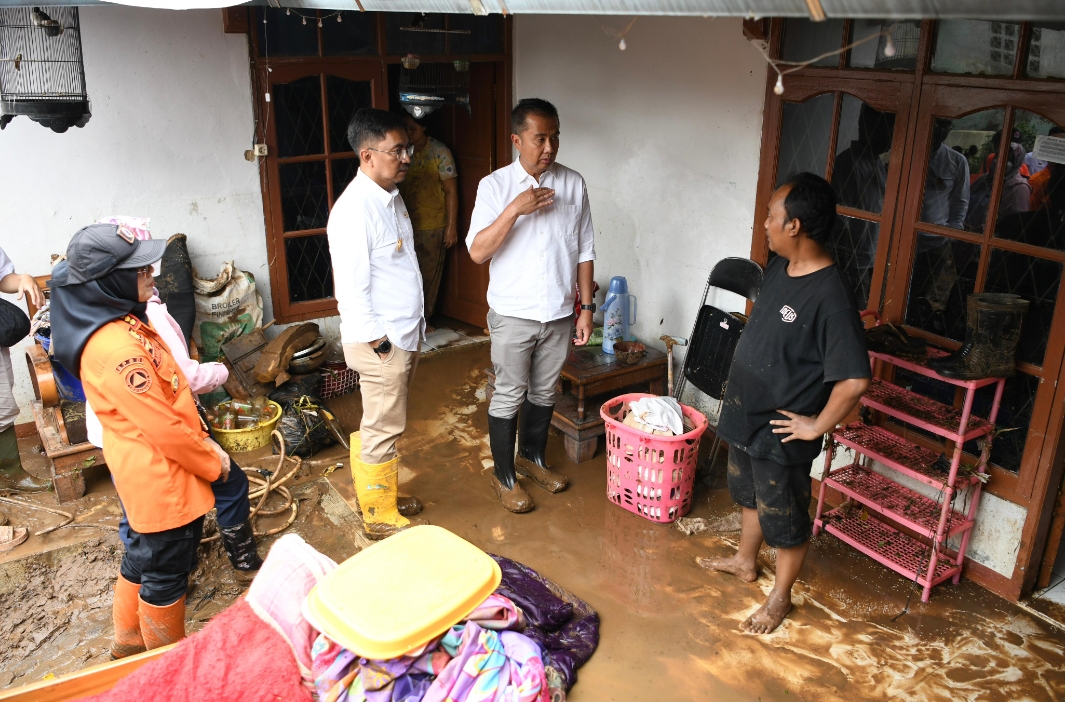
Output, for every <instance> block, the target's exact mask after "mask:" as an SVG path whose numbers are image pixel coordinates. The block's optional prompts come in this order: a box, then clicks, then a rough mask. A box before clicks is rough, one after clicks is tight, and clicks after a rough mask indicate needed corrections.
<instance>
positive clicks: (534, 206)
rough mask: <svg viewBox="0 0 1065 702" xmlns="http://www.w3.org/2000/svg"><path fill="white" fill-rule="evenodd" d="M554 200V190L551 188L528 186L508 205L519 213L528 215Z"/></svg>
mask: <svg viewBox="0 0 1065 702" xmlns="http://www.w3.org/2000/svg"><path fill="white" fill-rule="evenodd" d="M554 201H555V191H554V190H552V189H551V188H534V187H532V186H529V189H528V190H526V191H525V192H523V193H522V194H521V195H518V196H517V197H516V198H514V200H513V201H512V202H511V203H510V206H511V207H513V208H514V210H515V211H516V212H517V213H518V214H519V215H530V214H532V213H533V212H536V211H537V210H539V209H541V208H543V207H547V206H548V205H550V204H551V203H552V202H554Z"/></svg>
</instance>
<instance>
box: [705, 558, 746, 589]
mask: <svg viewBox="0 0 1065 702" xmlns="http://www.w3.org/2000/svg"><path fill="white" fill-rule="evenodd" d="M695 562H696V563H698V564H699V565H700V566H701V567H703V568H706V569H707V570H716V571H718V572H720V573H728V574H729V575H735V576H736V577H737V578H739V579H740V580H742V581H743V582H745V583H753V582H754V581H755V580H757V579H758V567H757V566H754V565H748V564H746V563H741V562H740V561H738V560H736V557H735V556H733V557H732V558H696V559H695Z"/></svg>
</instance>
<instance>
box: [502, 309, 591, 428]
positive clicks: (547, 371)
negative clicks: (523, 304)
mask: <svg viewBox="0 0 1065 702" xmlns="http://www.w3.org/2000/svg"><path fill="white" fill-rule="evenodd" d="M488 331H490V332H491V333H492V366H493V367H494V369H495V373H496V387H495V392H494V393H493V395H492V402H491V404H490V405H489V406H488V414H490V415H492V416H493V417H499V418H500V419H509V418H511V417H514V416H515V415H517V414H518V410H519V409H521V403H522V400H523V399H524V396H525V394H526V393H528V395H529V402H531V403H533V404H534V405H540V406H541V407H548V406H550V405H553V404H555V384H556V383H558V377H559V375H560V374H561V373H562V366H564V365H566V358H568V357H569V352H570V348H571V347H572V346H573V316H572V315H570V316H569V317H563V318H562V319H556V320H554V321H553V322H546V323H540V322H536V321H533V320H529V319H519V318H518V317H505V316H503V315H501V314H497V313H496V312H495V310H489V311H488Z"/></svg>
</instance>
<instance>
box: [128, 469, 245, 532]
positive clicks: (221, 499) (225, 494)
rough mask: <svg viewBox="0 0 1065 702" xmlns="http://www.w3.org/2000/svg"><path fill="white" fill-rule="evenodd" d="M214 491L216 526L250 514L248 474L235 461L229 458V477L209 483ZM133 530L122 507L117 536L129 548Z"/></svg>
mask: <svg viewBox="0 0 1065 702" xmlns="http://www.w3.org/2000/svg"><path fill="white" fill-rule="evenodd" d="M211 490H212V492H214V506H215V509H216V510H218V526H222V527H231V526H237V525H238V524H241V523H243V522H244V521H245V520H247V518H248V515H249V514H251V503H250V502H249V501H248V476H246V475H245V474H244V471H243V470H241V469H240V466H238V465H237V464H236V462H235V461H233V460H232V458H231V459H230V463H229V479H228V480H222V479H221V478H219V479H218V480H216V481H214V482H213V483H211ZM132 531H133V530H132V529H131V528H130V526H129V521H128V520H127V519H126V510H125V508H124V507H123V509H122V519H121V520H119V522H118V537H119V538H120V539H122V543H124V544H125V545H126V548H129V540H130V533H131V532H132Z"/></svg>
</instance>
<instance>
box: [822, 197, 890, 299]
mask: <svg viewBox="0 0 1065 702" xmlns="http://www.w3.org/2000/svg"><path fill="white" fill-rule="evenodd" d="M879 235H880V225H879V224H877V223H876V222H867V221H866V220H864V219H857V218H855V217H844V216H843V215H838V216H837V217H836V227H835V229H833V230H832V257H833V258H835V259H836V265H838V266H839V267H840V272H841V273H843V280H844V281H845V282H846V283H847V287H849V288H850V291H851V293H852V294H853V295H854V301H855V302H857V303H858V309H860V310H864V309H865V308H866V307H868V306H869V305H868V303H869V283H870V281H872V279H873V264H874V263H876V244H877V240H878V238H879Z"/></svg>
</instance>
